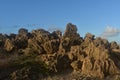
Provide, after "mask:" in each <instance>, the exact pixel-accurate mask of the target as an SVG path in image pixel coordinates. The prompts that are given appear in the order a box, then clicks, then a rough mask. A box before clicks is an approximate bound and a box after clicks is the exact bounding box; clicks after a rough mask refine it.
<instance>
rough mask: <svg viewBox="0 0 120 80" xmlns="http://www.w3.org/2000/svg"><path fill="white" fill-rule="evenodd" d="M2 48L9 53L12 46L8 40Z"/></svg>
mask: <svg viewBox="0 0 120 80" xmlns="http://www.w3.org/2000/svg"><path fill="white" fill-rule="evenodd" d="M4 48H5V50H6V51H8V52H10V51H12V50H13V49H14V45H13V43H12V42H11V41H10V40H9V39H7V40H6V41H5V45H4Z"/></svg>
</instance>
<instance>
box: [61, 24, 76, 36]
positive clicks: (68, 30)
mask: <svg viewBox="0 0 120 80" xmlns="http://www.w3.org/2000/svg"><path fill="white" fill-rule="evenodd" d="M76 33H77V27H76V25H73V24H72V23H68V24H67V26H66V30H65V33H64V34H63V37H71V36H73V35H75V34H76Z"/></svg>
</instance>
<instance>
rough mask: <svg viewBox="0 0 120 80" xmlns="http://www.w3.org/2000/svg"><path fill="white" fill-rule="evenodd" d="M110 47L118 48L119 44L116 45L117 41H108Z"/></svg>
mask: <svg viewBox="0 0 120 80" xmlns="http://www.w3.org/2000/svg"><path fill="white" fill-rule="evenodd" d="M110 48H111V49H118V48H119V46H118V45H117V42H115V41H113V42H111V43H110Z"/></svg>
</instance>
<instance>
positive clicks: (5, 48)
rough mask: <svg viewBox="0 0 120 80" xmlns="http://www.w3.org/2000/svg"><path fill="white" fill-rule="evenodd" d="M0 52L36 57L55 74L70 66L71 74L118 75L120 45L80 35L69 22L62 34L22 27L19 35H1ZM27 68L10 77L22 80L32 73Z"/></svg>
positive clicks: (99, 77)
mask: <svg viewBox="0 0 120 80" xmlns="http://www.w3.org/2000/svg"><path fill="white" fill-rule="evenodd" d="M2 52H6V53H8V54H9V53H11V55H12V53H13V54H18V55H19V54H20V55H19V56H21V55H22V56H28V57H29V56H31V55H32V56H36V57H35V58H34V59H35V61H37V62H42V63H45V65H46V66H48V67H47V68H48V69H49V70H50V71H52V72H55V73H60V72H62V71H65V70H67V69H70V70H71V69H72V71H73V73H80V74H82V75H85V76H87V77H94V78H97V79H104V78H107V77H109V76H113V75H118V74H120V45H118V44H117V43H116V42H111V43H110V42H109V41H108V40H106V39H102V38H101V37H97V38H95V35H93V34H91V33H87V34H86V35H85V37H84V38H82V37H80V35H79V34H78V33H77V27H76V25H74V24H72V23H68V24H67V26H66V30H65V32H64V33H63V35H62V33H61V32H60V31H53V32H52V33H50V32H48V31H46V30H44V29H37V30H33V31H32V32H28V30H27V29H24V28H21V29H20V30H19V31H18V34H10V35H2V34H0V54H1V53H2ZM27 70H28V71H27ZM29 70H30V69H29V68H28V69H24V68H23V69H21V70H16V71H14V72H13V73H12V74H11V78H12V79H15V78H16V79H17V78H18V77H16V76H17V75H18V76H19V77H23V78H21V79H28V74H29V73H32V72H31V71H29ZM19 73H21V74H22V73H23V75H20V74H19ZM24 73H25V74H27V75H26V76H25V75H24ZM33 75H34V74H33Z"/></svg>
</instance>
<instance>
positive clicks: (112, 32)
mask: <svg viewBox="0 0 120 80" xmlns="http://www.w3.org/2000/svg"><path fill="white" fill-rule="evenodd" d="M119 34H120V29H117V28H115V27H110V26H107V27H106V29H105V31H104V32H103V33H102V34H101V37H103V38H108V37H114V36H117V35H119Z"/></svg>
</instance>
